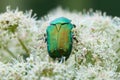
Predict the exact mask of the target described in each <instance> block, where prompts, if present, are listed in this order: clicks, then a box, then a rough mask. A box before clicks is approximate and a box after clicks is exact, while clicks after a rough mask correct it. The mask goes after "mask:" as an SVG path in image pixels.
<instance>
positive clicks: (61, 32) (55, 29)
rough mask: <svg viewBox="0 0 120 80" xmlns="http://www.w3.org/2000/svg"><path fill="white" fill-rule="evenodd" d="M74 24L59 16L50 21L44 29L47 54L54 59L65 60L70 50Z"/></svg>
mask: <svg viewBox="0 0 120 80" xmlns="http://www.w3.org/2000/svg"><path fill="white" fill-rule="evenodd" d="M73 27H75V25H73V24H71V20H69V19H67V18H65V17H60V18H56V19H55V20H53V21H52V22H51V23H50V26H48V27H47V29H46V42H47V50H48V53H49V56H50V57H52V58H53V59H54V60H55V59H58V60H59V61H62V62H63V60H67V59H68V58H69V56H70V54H71V51H72V44H73V33H72V29H73Z"/></svg>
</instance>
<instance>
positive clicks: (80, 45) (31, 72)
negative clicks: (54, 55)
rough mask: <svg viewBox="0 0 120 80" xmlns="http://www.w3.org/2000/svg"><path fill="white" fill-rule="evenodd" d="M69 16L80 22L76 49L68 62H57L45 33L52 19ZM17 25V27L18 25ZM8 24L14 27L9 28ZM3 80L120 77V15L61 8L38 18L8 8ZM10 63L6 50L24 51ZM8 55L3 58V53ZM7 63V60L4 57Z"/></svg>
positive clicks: (0, 33) (1, 19) (2, 19)
mask: <svg viewBox="0 0 120 80" xmlns="http://www.w3.org/2000/svg"><path fill="white" fill-rule="evenodd" d="M58 17H66V18H69V19H70V20H72V23H73V24H75V25H76V28H74V29H73V34H74V35H75V37H76V40H77V41H78V42H76V41H75V40H74V41H73V49H72V53H71V55H70V57H69V59H68V60H67V61H66V62H64V63H58V62H56V61H53V60H52V59H51V58H50V57H49V56H48V52H47V45H46V43H45V38H44V34H45V33H46V28H47V26H48V25H49V23H50V21H52V20H53V19H55V18H58ZM14 26H16V27H14ZM8 27H13V28H12V29H11V28H8ZM0 37H1V38H0V40H1V41H0V49H1V50H0V65H1V66H0V79H1V80H2V79H4V80H8V79H12V80H119V79H120V73H119V72H120V58H119V57H120V18H119V17H114V18H113V17H111V16H107V15H106V14H105V13H103V14H102V13H101V12H98V11H97V12H92V11H89V12H85V13H81V12H69V11H66V10H62V9H60V8H58V9H57V10H54V11H51V12H50V13H49V14H48V15H47V16H44V17H43V18H41V19H40V20H36V19H35V18H34V17H32V16H31V12H30V13H23V12H20V11H18V10H15V11H11V10H9V9H8V10H7V11H6V12H5V13H2V14H0ZM26 49H27V50H28V52H29V54H30V55H29V57H27V58H26V60H24V58H22V57H20V58H17V59H14V57H13V56H11V57H12V58H13V61H11V62H8V60H9V59H8V58H6V55H5V54H6V53H7V52H8V53H7V54H10V52H12V53H13V54H14V55H15V54H17V55H18V54H24V53H27V51H26ZM3 55H4V57H3V58H2V56H3ZM9 56H10V55H9ZM5 59H6V60H7V63H4V62H3V61H4V60H5Z"/></svg>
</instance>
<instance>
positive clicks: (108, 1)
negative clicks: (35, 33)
mask: <svg viewBox="0 0 120 80" xmlns="http://www.w3.org/2000/svg"><path fill="white" fill-rule="evenodd" d="M8 5H9V6H11V8H12V9H15V8H16V7H19V9H20V10H23V11H25V10H30V9H33V12H34V13H37V15H38V17H41V16H43V15H46V14H47V13H48V12H49V11H50V10H52V9H54V8H56V7H58V6H61V7H62V8H66V9H69V10H71V11H72V10H76V11H83V9H86V10H89V9H90V8H92V9H93V10H94V11H95V10H101V11H102V12H106V13H107V15H112V16H118V17H119V16H120V0H0V12H4V11H5V8H6V6H8Z"/></svg>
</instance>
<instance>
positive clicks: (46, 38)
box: [44, 34, 47, 42]
mask: <svg viewBox="0 0 120 80" xmlns="http://www.w3.org/2000/svg"><path fill="white" fill-rule="evenodd" d="M44 37H45V42H47V35H46V34H44Z"/></svg>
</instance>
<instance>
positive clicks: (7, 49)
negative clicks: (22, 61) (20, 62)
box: [3, 46, 17, 59]
mask: <svg viewBox="0 0 120 80" xmlns="http://www.w3.org/2000/svg"><path fill="white" fill-rule="evenodd" d="M3 48H4V49H5V50H6V51H7V52H8V53H9V54H10V55H11V56H12V57H14V58H15V59H17V58H16V56H15V55H14V54H13V53H12V52H11V51H10V50H9V49H8V48H7V47H5V46H3Z"/></svg>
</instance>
